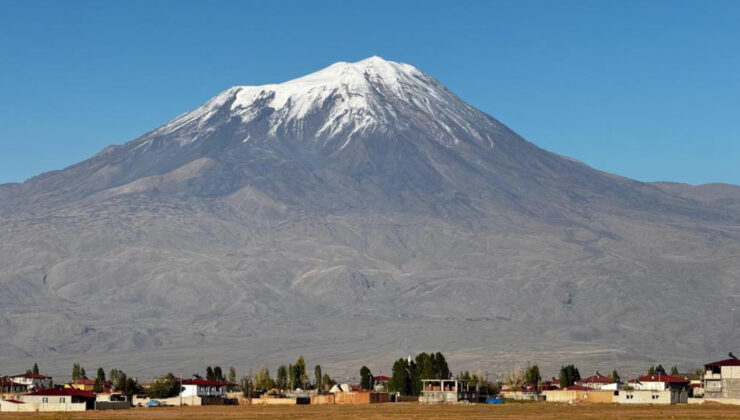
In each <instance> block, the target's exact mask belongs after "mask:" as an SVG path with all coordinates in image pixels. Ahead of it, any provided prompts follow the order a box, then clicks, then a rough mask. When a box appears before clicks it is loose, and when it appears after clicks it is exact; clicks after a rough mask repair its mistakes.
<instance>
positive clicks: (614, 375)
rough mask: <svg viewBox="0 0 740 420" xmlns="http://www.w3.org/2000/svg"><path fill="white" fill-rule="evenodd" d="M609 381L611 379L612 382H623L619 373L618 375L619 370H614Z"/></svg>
mask: <svg viewBox="0 0 740 420" xmlns="http://www.w3.org/2000/svg"><path fill="white" fill-rule="evenodd" d="M609 379H611V381H612V382H621V381H622V378H620V377H619V373H617V370H616V369H614V371H613V372H612V374H611V375H610V376H609Z"/></svg>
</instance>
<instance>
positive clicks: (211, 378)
mask: <svg viewBox="0 0 740 420" xmlns="http://www.w3.org/2000/svg"><path fill="white" fill-rule="evenodd" d="M206 380H207V381H215V380H216V375H214V373H213V368H212V367H210V366H208V367H206Z"/></svg>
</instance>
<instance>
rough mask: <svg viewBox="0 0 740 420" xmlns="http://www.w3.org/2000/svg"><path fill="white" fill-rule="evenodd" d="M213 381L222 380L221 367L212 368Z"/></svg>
mask: <svg viewBox="0 0 740 420" xmlns="http://www.w3.org/2000/svg"><path fill="white" fill-rule="evenodd" d="M213 380H214V381H223V380H224V374H223V372H222V371H221V366H215V367H214V368H213Z"/></svg>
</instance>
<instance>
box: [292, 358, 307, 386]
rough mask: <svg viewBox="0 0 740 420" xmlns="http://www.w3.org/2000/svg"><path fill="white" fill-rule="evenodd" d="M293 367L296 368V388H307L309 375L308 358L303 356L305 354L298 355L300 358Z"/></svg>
mask: <svg viewBox="0 0 740 420" xmlns="http://www.w3.org/2000/svg"><path fill="white" fill-rule="evenodd" d="M293 369H295V379H296V382H295V384H294V389H297V388H306V387H307V386H308V376H307V373H306V360H305V359H304V358H303V355H301V356H298V360H296V362H295V365H294V366H293Z"/></svg>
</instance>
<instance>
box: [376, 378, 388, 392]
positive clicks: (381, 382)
mask: <svg viewBox="0 0 740 420" xmlns="http://www.w3.org/2000/svg"><path fill="white" fill-rule="evenodd" d="M390 380H391V378H389V377H387V376H383V375H378V376H375V377H373V382H374V386H373V389H374V390H375V391H378V392H383V391H385V390H386V386H387V385H388V381H390Z"/></svg>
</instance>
